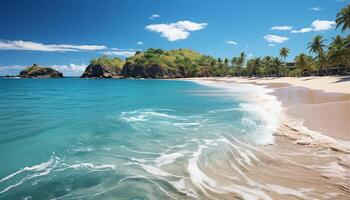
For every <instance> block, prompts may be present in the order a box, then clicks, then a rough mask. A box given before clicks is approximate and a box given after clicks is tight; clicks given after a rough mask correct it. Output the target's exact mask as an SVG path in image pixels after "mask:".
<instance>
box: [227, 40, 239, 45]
mask: <svg viewBox="0 0 350 200" xmlns="http://www.w3.org/2000/svg"><path fill="white" fill-rule="evenodd" d="M225 42H226V44H229V45H234V46H236V45H237V44H238V43H237V42H235V41H232V40H226V41H225Z"/></svg>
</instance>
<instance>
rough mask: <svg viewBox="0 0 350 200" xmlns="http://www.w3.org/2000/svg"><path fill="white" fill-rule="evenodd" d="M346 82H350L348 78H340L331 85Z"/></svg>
mask: <svg viewBox="0 0 350 200" xmlns="http://www.w3.org/2000/svg"><path fill="white" fill-rule="evenodd" d="M347 81H350V76H343V77H340V78H339V80H338V81H335V82H333V83H341V82H347Z"/></svg>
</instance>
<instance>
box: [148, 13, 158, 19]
mask: <svg viewBox="0 0 350 200" xmlns="http://www.w3.org/2000/svg"><path fill="white" fill-rule="evenodd" d="M159 17H160V15H158V14H153V15H152V16H150V17H149V18H150V19H156V18H159Z"/></svg>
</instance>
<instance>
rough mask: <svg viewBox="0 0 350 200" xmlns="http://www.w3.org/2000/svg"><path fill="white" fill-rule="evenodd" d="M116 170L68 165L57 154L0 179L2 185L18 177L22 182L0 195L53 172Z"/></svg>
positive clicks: (103, 166)
mask: <svg viewBox="0 0 350 200" xmlns="http://www.w3.org/2000/svg"><path fill="white" fill-rule="evenodd" d="M115 168H116V166H115V165H111V164H101V165H97V164H94V163H84V162H75V163H73V164H67V163H65V162H64V161H63V160H62V159H61V158H59V157H58V156H56V155H55V153H53V154H52V155H51V156H50V159H49V160H48V161H46V162H42V163H40V164H36V165H32V166H28V167H24V168H21V169H20V170H18V171H16V172H14V173H12V174H10V175H8V176H6V177H4V178H2V179H0V183H6V182H10V181H11V180H12V179H15V178H16V177H20V178H19V179H20V180H19V181H17V182H16V183H14V184H10V185H9V186H7V187H6V188H4V189H2V190H0V194H2V193H5V192H7V191H9V190H11V189H13V188H15V187H18V186H20V185H22V184H23V183H25V182H27V181H29V180H32V179H34V178H38V177H42V176H46V175H49V174H51V173H52V172H61V171H64V170H67V169H73V170H78V169H86V170H90V171H105V170H114V169H115ZM16 179H17V178H16Z"/></svg>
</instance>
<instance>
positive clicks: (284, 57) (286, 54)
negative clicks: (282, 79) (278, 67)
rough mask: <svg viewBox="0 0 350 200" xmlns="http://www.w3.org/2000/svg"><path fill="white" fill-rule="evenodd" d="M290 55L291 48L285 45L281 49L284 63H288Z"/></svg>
mask: <svg viewBox="0 0 350 200" xmlns="http://www.w3.org/2000/svg"><path fill="white" fill-rule="evenodd" d="M288 55H289V49H288V48H286V47H283V48H282V49H281V50H280V56H281V58H283V61H284V63H286V57H287V56H288Z"/></svg>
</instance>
